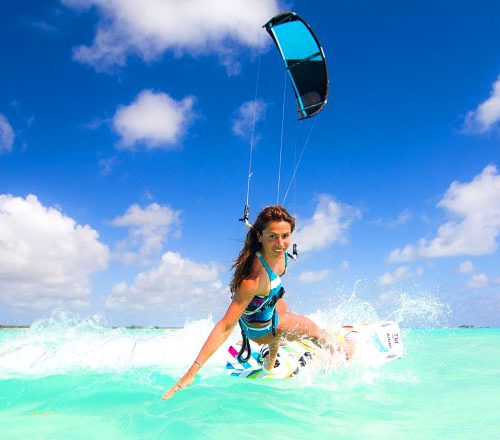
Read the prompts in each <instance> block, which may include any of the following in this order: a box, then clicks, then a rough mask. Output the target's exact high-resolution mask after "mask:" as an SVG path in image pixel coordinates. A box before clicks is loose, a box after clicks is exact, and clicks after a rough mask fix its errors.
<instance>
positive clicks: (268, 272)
mask: <svg viewBox="0 0 500 440" xmlns="http://www.w3.org/2000/svg"><path fill="white" fill-rule="evenodd" d="M255 255H257V258H258V259H259V261H260V262H261V263H262V266H264V269H266V272H267V274H268V275H269V279H270V280H271V281H272V280H274V278H276V277H277V276H278V275H277V274H275V273H274V272H273V271H272V270H271V268H270V267H269V264H267V261H266V260H264V257H263V256H262V254H261V253H260V252H256V253H255Z"/></svg>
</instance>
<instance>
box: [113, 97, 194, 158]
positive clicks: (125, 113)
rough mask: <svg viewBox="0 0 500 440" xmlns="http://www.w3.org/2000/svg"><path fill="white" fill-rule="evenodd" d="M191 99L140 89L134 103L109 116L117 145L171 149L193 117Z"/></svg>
mask: <svg viewBox="0 0 500 440" xmlns="http://www.w3.org/2000/svg"><path fill="white" fill-rule="evenodd" d="M193 105H194V98H193V97H191V96H188V97H186V98H184V99H183V100H182V101H176V100H175V99H173V98H171V97H170V96H169V95H167V94H166V93H155V92H153V91H152V90H143V91H142V92H141V93H139V95H138V96H137V97H136V99H135V100H134V102H132V103H131V104H130V105H127V106H121V107H119V108H118V110H117V111H116V113H115V115H114V117H113V129H114V130H115V132H116V133H117V134H118V135H119V136H120V138H121V139H120V143H119V144H118V147H119V148H122V149H134V148H135V147H136V146H137V145H140V144H142V145H145V146H146V148H148V149H154V148H175V147H176V146H177V145H178V143H179V142H180V141H181V139H182V137H183V136H184V134H185V133H186V129H187V128H188V126H189V124H190V123H191V122H192V120H193V118H194V111H193Z"/></svg>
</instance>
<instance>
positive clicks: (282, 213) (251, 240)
mask: <svg viewBox="0 0 500 440" xmlns="http://www.w3.org/2000/svg"><path fill="white" fill-rule="evenodd" d="M269 222H287V223H289V224H290V226H291V229H292V232H293V230H294V229H295V218H294V217H292V216H291V215H290V214H289V213H288V211H287V210H286V209H285V208H283V206H281V205H273V206H267V207H265V208H264V209H263V210H262V211H260V213H259V215H258V216H257V218H256V219H255V223H254V224H253V226H252V227H251V228H250V230H249V231H248V232H247V236H246V239H245V244H244V245H243V249H242V250H241V252H240V254H239V255H238V258H237V259H236V260H235V261H234V264H233V266H232V269H234V275H233V279H232V280H231V283H230V284H229V287H230V288H231V292H232V293H233V294H234V293H235V292H236V289H237V288H238V287H239V285H240V283H241V282H242V281H243V279H244V278H245V277H246V276H248V275H249V274H250V271H251V269H252V263H253V259H254V256H255V253H256V252H257V251H259V250H260V249H261V247H262V245H261V243H260V242H259V239H258V234H262V231H263V230H264V229H266V226H267V224H268V223H269Z"/></svg>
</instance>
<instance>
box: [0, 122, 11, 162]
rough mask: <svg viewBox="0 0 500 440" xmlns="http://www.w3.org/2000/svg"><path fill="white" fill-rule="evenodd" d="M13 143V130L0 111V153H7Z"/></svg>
mask: <svg viewBox="0 0 500 440" xmlns="http://www.w3.org/2000/svg"><path fill="white" fill-rule="evenodd" d="M13 145H14V130H13V128H12V126H11V125H10V124H9V121H8V120H7V118H6V117H5V116H4V115H2V114H1V113H0V154H1V153H9V152H11V151H12V146H13Z"/></svg>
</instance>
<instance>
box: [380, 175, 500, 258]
mask: <svg viewBox="0 0 500 440" xmlns="http://www.w3.org/2000/svg"><path fill="white" fill-rule="evenodd" d="M437 206H438V207H440V208H443V209H445V210H446V211H447V212H448V214H449V215H450V216H451V217H454V219H453V220H450V221H448V222H446V223H445V224H443V225H442V226H441V227H439V229H438V231H437V236H436V237H435V238H433V239H432V240H427V239H425V238H422V239H421V240H420V241H419V242H418V243H417V244H416V245H411V244H408V245H406V246H404V247H403V248H402V249H400V248H398V249H395V250H393V251H392V252H391V254H390V256H389V261H390V262H401V261H411V260H413V259H415V258H417V257H423V258H434V257H448V256H457V255H486V254H492V253H494V252H495V251H496V250H497V247H498V244H497V237H498V234H499V233H500V175H499V174H498V173H497V169H496V167H495V166H493V165H488V166H487V167H486V168H485V169H484V170H483V171H482V172H481V174H479V175H478V176H476V177H475V178H474V179H473V180H472V182H469V183H459V182H453V183H452V184H451V185H450V187H449V188H448V191H447V192H446V194H445V195H444V197H443V199H442V200H441V201H440V202H439V203H438V205H437Z"/></svg>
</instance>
